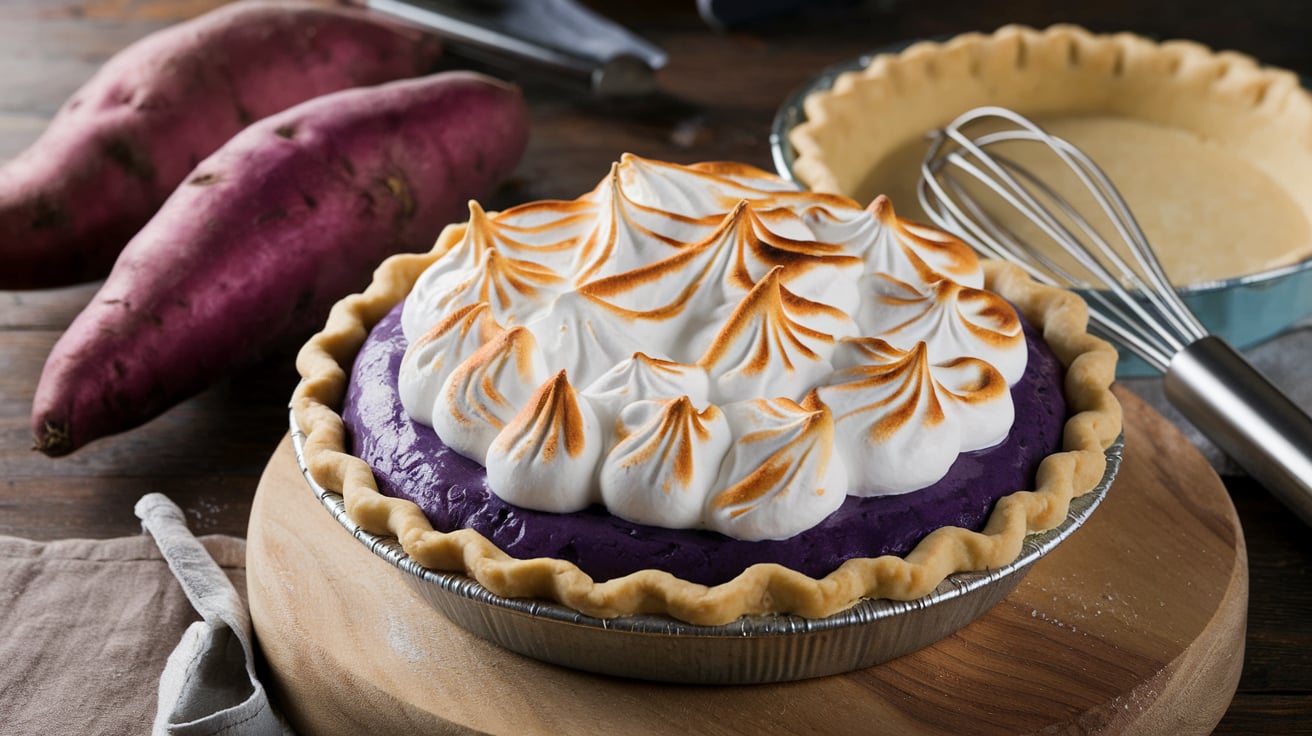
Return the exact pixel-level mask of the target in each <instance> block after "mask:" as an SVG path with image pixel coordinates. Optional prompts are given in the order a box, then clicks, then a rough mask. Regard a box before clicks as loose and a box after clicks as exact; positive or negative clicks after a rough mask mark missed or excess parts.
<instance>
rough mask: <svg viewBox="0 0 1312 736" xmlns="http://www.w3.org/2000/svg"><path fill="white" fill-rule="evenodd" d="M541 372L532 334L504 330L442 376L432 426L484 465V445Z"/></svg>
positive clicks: (533, 386)
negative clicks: (444, 378) (443, 379)
mask: <svg viewBox="0 0 1312 736" xmlns="http://www.w3.org/2000/svg"><path fill="white" fill-rule="evenodd" d="M546 374H547V369H546V366H545V364H544V363H543V360H542V353H541V351H540V350H538V346H537V341H536V340H534V339H533V333H531V332H529V331H528V330H526V329H525V328H523V327H512V328H510V329H508V330H504V331H502V332H501V333H500V334H498V335H497V336H496V337H494V338H492V340H490V341H489V342H488V343H487V344H486V345H484V346H483V347H481V348H479V349H478V350H476V351H474V354H473V355H471V356H469V357H468V358H467V359H465V360H464V361H463V362H461V363H460V365H459V366H457V367H456V369H455V370H454V371H452V372H451V375H449V376H447V379H446V381H445V382H444V383H443V384H442V390H441V391H440V392H439V393H438V395H437V399H436V400H435V401H434V403H433V429H435V430H437V436H439V437H441V438H442V441H443V442H444V443H446V445H447V446H448V447H450V448H451V449H453V450H455V451H456V452H458V453H460V454H461V455H464V456H465V457H468V458H472V459H474V460H477V461H479V462H480V463H483V464H484V465H486V464H487V463H486V462H485V460H486V457H487V448H488V445H490V444H492V440H493V438H495V437H496V436H497V434H498V433H499V432H500V431H501V429H502V427H504V426H506V423H507V422H509V421H510V420H511V419H512V418H514V416H515V414H517V413H518V412H519V409H520V407H522V406H523V405H524V403H525V402H526V401H527V400H528V398H529V396H531V395H532V394H533V390H534V389H536V388H537V387H538V385H539V384H541V383H542V378H543V376H545V375H546Z"/></svg>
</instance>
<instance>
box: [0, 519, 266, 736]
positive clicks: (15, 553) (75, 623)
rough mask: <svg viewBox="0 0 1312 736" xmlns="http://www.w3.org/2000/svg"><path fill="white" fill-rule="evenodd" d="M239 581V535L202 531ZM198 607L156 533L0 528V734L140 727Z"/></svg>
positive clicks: (134, 730)
mask: <svg viewBox="0 0 1312 736" xmlns="http://www.w3.org/2000/svg"><path fill="white" fill-rule="evenodd" d="M200 544H202V545H203V547H204V549H205V551H206V553H207V555H208V556H210V557H212V558H213V560H214V562H215V563H216V564H217V566H218V568H219V569H221V570H222V571H223V574H224V577H225V578H226V579H227V580H229V581H230V582H231V583H232V585H233V586H234V588H235V589H236V590H237V591H242V592H244V591H245V589H246V567H245V555H246V544H245V542H244V541H243V540H241V539H238V538H236V537H230V536H209V537H203V538H201V540H200ZM195 620H196V614H195V612H194V611H193V610H192V607H191V604H190V603H188V601H187V598H186V596H185V595H184V593H183V591H182V588H181V586H180V585H179V584H178V582H177V581H176V580H175V579H174V577H173V575H172V573H171V572H170V571H169V568H168V566H167V564H166V563H165V561H164V557H163V555H162V554H161V553H160V551H159V549H158V548H157V547H156V546H155V542H154V541H153V540H152V539H151V538H150V537H149V536H146V535H144V534H143V535H141V536H136V537H122V538H117V539H65V540H59V541H55V542H34V541H31V540H28V539H19V538H17V537H0V632H2V633H0V662H3V663H4V664H3V666H0V713H2V714H3V715H2V716H0V733H6V734H9V733H12V734H125V735H126V734H132V735H134V736H135V735H137V734H145V733H149V732H150V728H151V723H152V720H153V718H154V715H155V711H156V701H157V691H158V688H159V680H160V672H161V671H162V670H163V669H164V666H165V661H166V659H167V658H168V656H169V653H170V652H171V651H172V650H173V649H174V648H175V647H176V646H177V644H178V642H179V640H180V639H181V638H182V637H183V634H184V632H185V631H186V629H187V627H188V625H189V624H191V622H193V621H195Z"/></svg>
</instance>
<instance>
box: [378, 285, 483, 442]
mask: <svg viewBox="0 0 1312 736" xmlns="http://www.w3.org/2000/svg"><path fill="white" fill-rule="evenodd" d="M501 331H502V327H501V325H499V324H497V321H496V320H495V319H493V318H492V308H491V307H489V306H488V305H487V302H478V303H477V304H470V305H468V306H464V307H461V308H460V309H457V310H456V311H454V312H452V313H451V314H449V315H447V317H446V319H444V320H442V321H441V322H438V323H437V324H436V325H434V326H433V328H432V329H430V330H429V331H428V332H425V333H424V334H423V335H421V336H420V337H419V339H417V340H415V341H414V342H412V343H410V345H409V347H407V348H406V351H405V355H404V356H403V357H402V358H401V369H400V371H399V372H398V374H397V393H398V394H399V396H400V398H401V405H402V406H404V407H405V410H406V412H408V413H409V414H410V416H412V417H414V418H415V419H416V420H418V421H420V422H423V423H424V424H427V425H429V426H432V424H433V402H434V401H436V399H437V392H438V391H439V390H441V388H442V385H443V384H444V383H445V382H446V379H447V376H450V375H451V373H452V372H454V371H455V369H456V366H457V365H459V364H460V363H461V362H462V361H463V360H465V359H466V358H468V357H469V356H471V355H473V354H474V352H475V351H477V350H478V349H479V348H481V347H483V345H485V344H487V343H488V342H489V341H491V340H492V339H493V338H494V337H496V335H497V334H498V333H500V332H501Z"/></svg>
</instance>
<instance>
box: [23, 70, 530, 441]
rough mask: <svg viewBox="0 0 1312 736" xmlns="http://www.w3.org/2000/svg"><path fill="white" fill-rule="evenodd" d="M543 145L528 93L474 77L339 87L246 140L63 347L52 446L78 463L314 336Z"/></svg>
mask: <svg viewBox="0 0 1312 736" xmlns="http://www.w3.org/2000/svg"><path fill="white" fill-rule="evenodd" d="M527 138H528V118H527V111H526V108H525V105H524V101H523V98H522V96H521V94H520V93H519V90H518V89H517V88H515V87H513V86H510V85H507V84H505V83H502V82H499V81H496V80H493V79H490V78H488V77H484V76H482V75H479V74H474V73H472V72H445V73H441V74H435V75H432V76H429V77H422V78H419V79H414V80H405V81H400V82H392V83H389V84H385V85H381V86H379V87H373V88H363V89H352V90H346V91H343V92H337V93H334V94H331V95H327V96H324V97H320V98H318V99H315V100H311V101H309V102H306V103H303V104H301V105H299V106H297V107H294V108H292V109H290V110H287V111H284V112H282V113H279V114H276V115H273V116H271V117H269V118H266V119H265V120H262V121H260V122H258V123H255V124H253V125H252V126H250V127H249V128H247V129H246V130H244V131H242V132H241V133H238V134H237V136H236V137H234V138H233V139H232V140H231V141H229V142H228V143H227V144H225V145H224V146H223V147H222V148H220V149H219V150H218V151H217V152H216V153H215V154H214V155H213V156H211V157H210V158H209V159H207V160H205V161H204V162H202V163H201V164H200V166H198V167H196V170H195V171H194V172H192V174H191V175H190V176H189V177H188V179H187V181H186V182H185V183H184V184H183V185H182V186H181V187H179V188H178V190H177V191H176V192H175V193H174V194H173V196H172V197H170V198H169V199H168V201H166V202H165V203H164V206H163V207H161V208H160V210H159V212H158V214H156V216H155V217H154V218H152V219H151V221H150V222H149V223H148V224H147V225H146V227H144V228H143V229H142V230H141V232H139V233H138V234H137V236H136V237H135V238H133V239H132V241H131V242H129V243H128V245H127V246H126V247H125V248H124V249H123V253H122V255H121V256H120V257H119V259H118V262H117V263H115V264H114V269H113V271H112V272H111V273H110V275H109V278H108V279H107V280H106V281H105V284H104V286H103V287H101V289H100V291H99V292H98V293H97V294H96V296H95V297H94V298H93V299H92V301H91V303H90V304H89V305H87V307H86V309H84V310H83V312H82V313H81V314H79V315H78V317H77V318H76V319H75V320H74V321H73V324H72V325H71V326H70V327H69V328H68V331H67V332H66V333H65V334H64V335H63V336H62V337H61V338H60V340H59V341H58V342H57V343H56V344H55V346H54V348H53V350H52V351H51V354H50V357H49V358H48V360H47V362H46V365H45V368H44V370H43V372H42V374H41V380H40V382H39V384H38V385H37V390H36V397H35V399H34V401H33V409H32V429H33V433H34V435H35V439H36V447H37V448H38V449H40V450H42V451H44V452H45V453H47V454H49V455H62V454H65V453H68V452H71V451H72V450H74V449H76V448H78V447H80V446H82V445H84V444H85V443H87V442H89V441H91V440H93V439H95V438H97V437H102V436H105V435H109V434H113V433H117V432H120V431H123V430H126V429H129V428H131V427H134V426H136V425H138V424H141V423H143V422H145V421H147V420H149V419H150V418H152V417H154V416H156V415H158V414H159V413H161V412H163V411H164V410H165V409H167V408H169V407H170V406H172V405H174V404H176V403H178V402H179V401H181V400H182V399H184V398H187V397H188V396H190V395H192V394H195V393H198V392H199V391H200V390H201V389H203V388H205V387H206V386H207V385H209V384H211V383H213V382H214V381H215V380H216V379H218V378H220V377H222V376H223V375H225V374H227V373H229V372H232V371H234V370H236V369H238V368H241V367H244V366H246V365H248V364H250V363H252V362H254V361H256V360H258V359H260V358H261V357H263V356H265V355H267V354H269V353H271V352H273V351H274V350H276V349H277V348H279V347H282V346H285V345H287V344H288V343H290V342H291V341H292V340H300V339H303V338H304V337H306V336H308V335H309V334H310V333H311V332H312V331H313V330H314V329H315V328H317V327H320V326H322V323H323V320H324V319H325V317H326V316H327V313H328V310H329V308H330V307H331V305H332V304H333V303H334V302H335V301H337V300H338V299H340V298H341V297H343V296H345V295H347V294H350V293H353V292H356V291H360V290H362V289H363V288H364V287H365V286H367V285H368V283H369V281H370V278H371V272H372V270H373V269H374V267H376V266H377V265H378V264H379V263H380V262H381V261H382V260H383V259H384V258H386V257H387V256H389V255H392V254H394V253H397V252H402V251H424V250H427V249H428V248H430V247H432V244H433V242H434V241H435V240H436V237H437V235H438V233H439V232H440V231H441V228H442V227H443V226H444V225H445V224H446V223H448V222H451V221H454V220H456V219H459V218H461V217H462V215H463V214H464V213H465V211H466V208H467V206H468V200H469V199H471V198H479V197H484V196H486V195H488V194H489V193H490V192H491V191H492V189H493V187H494V186H495V185H496V184H497V183H499V182H500V181H501V180H502V179H503V178H504V177H506V176H507V175H508V174H509V173H510V172H511V171H512V170H513V168H514V166H515V165H516V163H517V162H518V160H519V157H520V156H521V155H522V153H523V151H524V147H525V145H526V143H527Z"/></svg>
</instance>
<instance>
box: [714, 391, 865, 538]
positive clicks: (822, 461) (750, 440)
mask: <svg viewBox="0 0 1312 736" xmlns="http://www.w3.org/2000/svg"><path fill="white" fill-rule="evenodd" d="M724 414H725V417H726V418H727V419H728V421H729V427H730V429H731V430H732V432H733V435H734V444H733V446H732V447H731V449H730V450H729V454H728V456H727V457H726V458H725V459H724V464H723V465H722V466H721V468H720V478H719V482H718V483H717V484H716V486H717V488H718V489H719V490H717V491H716V492H714V493H712V494H711V496H710V497H709V498H708V499H707V504H706V522H707V526H709V527H710V528H711V529H714V530H716V531H718V532H720V533H721V534H725V535H728V536H731V537H734V538H737V539H750V540H757V539H784V538H787V537H791V536H793V535H794V534H797V533H798V532H801V531H803V530H805V529H810V528H811V527H813V526H815V525H816V524H818V523H820V522H821V521H823V520H824V518H825V517H826V516H829V515H830V514H832V513H833V512H834V511H837V510H838V507H839V506H841V505H842V504H843V499H844V498H845V497H846V496H847V490H848V487H847V486H848V482H847V469H846V467H845V466H844V464H843V462H842V461H841V460H839V458H837V457H836V456H835V455H834V421H833V418H832V416H831V415H830V412H829V408H828V407H827V406H825V405H824V404H823V403H821V402H820V401H818V400H817V399H816V396H815V394H811V395H809V396H808V397H807V398H806V400H805V401H804V402H803V403H802V404H798V403H796V402H794V401H792V400H791V399H782V398H781V399H769V400H767V399H752V400H750V401H741V402H737V403H733V404H728V405H726V406H725V407H724Z"/></svg>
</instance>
